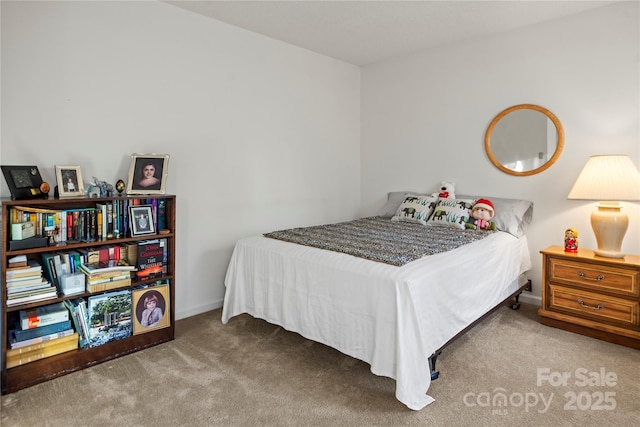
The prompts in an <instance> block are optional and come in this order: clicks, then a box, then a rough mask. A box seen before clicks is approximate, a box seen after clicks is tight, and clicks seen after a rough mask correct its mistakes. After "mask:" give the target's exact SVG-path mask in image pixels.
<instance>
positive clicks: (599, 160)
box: [567, 155, 640, 201]
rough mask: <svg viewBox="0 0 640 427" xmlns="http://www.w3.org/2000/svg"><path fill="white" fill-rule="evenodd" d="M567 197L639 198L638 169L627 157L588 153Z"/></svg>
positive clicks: (629, 199)
mask: <svg viewBox="0 0 640 427" xmlns="http://www.w3.org/2000/svg"><path fill="white" fill-rule="evenodd" d="M567 198H569V199H581V200H613V201H620V200H627V201H635V200H640V172H638V169H637V168H636V166H635V165H634V164H633V162H632V161H631V159H630V158H629V156H623V155H601V156H592V157H590V158H589V161H588V162H587V164H586V165H585V166H584V168H583V169H582V172H580V175H579V176H578V179H577V180H576V182H575V184H573V188H572V189H571V191H570V192H569V196H568V197H567Z"/></svg>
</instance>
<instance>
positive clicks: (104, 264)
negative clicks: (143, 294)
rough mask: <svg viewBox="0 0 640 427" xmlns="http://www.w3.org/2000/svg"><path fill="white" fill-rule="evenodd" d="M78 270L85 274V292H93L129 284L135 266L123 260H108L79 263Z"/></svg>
mask: <svg viewBox="0 0 640 427" xmlns="http://www.w3.org/2000/svg"><path fill="white" fill-rule="evenodd" d="M80 270H81V271H82V272H83V273H84V274H85V276H86V283H87V292H91V293H93V292H103V291H107V290H109V289H117V288H121V287H123V286H130V285H131V272H132V271H134V270H135V267H134V266H131V265H129V264H128V263H127V262H126V261H124V260H110V261H99V262H95V263H89V264H81V265H80Z"/></svg>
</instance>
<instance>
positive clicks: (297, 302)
mask: <svg viewBox="0 0 640 427" xmlns="http://www.w3.org/2000/svg"><path fill="white" fill-rule="evenodd" d="M407 197H417V198H419V199H420V200H421V202H422V203H424V202H425V199H428V198H429V197H431V196H428V195H415V194H408V193H407V192H393V193H390V194H389V196H388V202H387V205H386V206H385V207H384V208H383V209H382V211H381V212H380V214H379V215H377V216H375V217H371V218H366V219H364V220H365V221H364V222H363V221H360V220H362V219H360V220H357V221H360V222H363V223H364V224H365V226H368V225H370V224H386V225H387V226H389V227H391V226H393V227H400V228H407V229H408V230H411V231H409V232H410V233H412V232H419V233H422V232H426V231H429V229H431V230H439V231H440V232H441V231H442V230H446V231H447V233H449V234H451V235H455V236H459V235H465V236H469V235H472V234H474V233H479V232H480V230H472V229H467V228H465V227H466V226H465V227H460V224H458V225H457V226H450V227H442V228H441V227H437V226H435V224H433V223H432V222H430V221H434V220H433V217H434V216H435V214H436V212H437V211H438V209H439V207H440V203H441V200H442V199H440V200H438V198H437V197H436V198H435V199H436V200H435V201H434V200H432V199H431V201H430V202H429V206H427V205H425V206H424V211H425V212H422V214H423V215H422V216H420V215H416V211H412V212H411V214H413V217H411V218H409V216H410V215H409V214H407V215H405V214H406V213H407V212H408V211H401V210H402V209H403V206H404V207H405V208H406V206H408V205H407V203H406V202H407ZM475 199H476V198H473V196H467V197H465V198H463V197H462V196H458V198H457V199H456V200H466V201H468V202H471V203H472V202H473V201H474V200H475ZM492 201H493V203H494V204H495V211H496V215H495V216H494V219H495V222H494V223H495V224H497V228H498V229H497V230H496V231H487V232H486V233H484V235H483V236H482V237H481V238H476V237H473V238H472V241H470V242H467V241H465V242H464V243H463V244H461V245H458V246H457V247H455V248H444V250H443V249H442V248H436V249H435V250H430V251H431V252H429V251H427V252H429V254H427V255H426V256H421V254H420V253H418V254H412V255H411V256H410V257H409V259H408V260H400V261H398V262H395V261H396V260H397V259H398V254H397V253H393V254H392V255H391V257H390V259H391V261H389V260H380V259H378V258H376V257H379V256H381V255H379V254H378V253H377V252H376V254H374V255H371V254H370V253H368V254H367V255H366V256H364V255H362V254H359V253H356V254H354V253H352V252H353V251H356V252H357V251H358V250H359V247H360V245H359V244H355V245H352V246H353V248H352V249H348V248H347V249H344V250H343V249H336V248H333V247H328V246H325V247H322V245H320V247H317V246H318V245H316V244H315V243H308V242H307V243H300V242H292V241H296V238H297V237H296V238H291V239H290V240H291V241H287V240H286V237H282V236H274V235H272V234H273V233H267V234H266V235H260V236H251V237H247V238H243V239H240V240H239V241H238V242H237V243H236V245H235V248H234V251H233V254H232V257H231V260H230V263H229V267H228V270H227V275H226V278H225V286H226V293H225V299H224V305H223V311H222V322H223V323H227V322H228V321H229V319H231V318H232V317H234V316H236V315H239V314H243V313H247V314H249V315H251V316H253V317H256V318H260V319H264V320H266V321H267V322H270V323H273V324H276V325H279V326H282V327H283V328H284V329H286V330H289V331H292V332H297V333H299V334H300V335H302V336H304V337H306V338H308V339H310V340H313V341H317V342H319V343H322V344H325V345H328V346H330V347H333V348H335V349H337V350H339V351H340V352H342V353H344V354H347V355H349V356H352V357H354V358H357V359H360V360H362V361H365V362H367V363H368V364H369V365H370V366H371V372H372V373H374V374H376V375H381V376H386V377H390V378H393V379H395V381H396V393H395V394H396V398H397V399H398V400H399V401H400V402H402V403H403V404H405V405H406V406H407V407H408V408H410V409H413V410H420V409H422V408H424V407H425V406H427V405H428V404H429V403H431V402H433V398H432V397H430V396H429V395H428V394H427V392H428V389H429V386H430V382H431V379H432V374H433V371H434V367H435V366H434V365H435V358H436V356H437V355H438V354H439V352H440V351H441V350H442V348H443V347H444V346H446V345H447V344H448V343H450V342H451V341H452V340H453V339H454V338H455V337H457V336H459V334H461V333H462V332H464V331H466V330H467V329H469V328H470V327H471V326H472V325H474V324H475V322H477V321H478V320H479V319H481V318H483V316H485V315H486V314H487V313H489V312H491V311H492V310H495V309H496V308H497V307H499V306H500V305H501V304H502V303H504V302H505V301H507V300H508V299H509V298H511V297H512V296H514V295H518V294H519V292H521V291H522V289H523V287H524V286H526V284H525V282H526V277H525V276H524V273H525V272H526V271H527V270H529V269H530V268H531V260H530V254H529V249H528V242H527V238H526V235H525V234H524V233H525V231H526V226H527V225H528V223H529V222H530V220H531V215H532V209H533V205H532V204H531V202H528V201H523V200H511V199H498V198H492ZM413 202H415V200H413ZM469 207H470V205H469V206H467V208H466V209H467V211H468V209H469ZM417 210H420V208H418V209H417ZM463 210H464V209H463ZM426 211H428V212H426ZM448 214H450V212H448ZM399 215H404V216H406V218H400V219H398V216H399ZM416 216H419V217H420V218H418V219H416ZM448 216H449V219H452V218H453V217H455V215H448ZM456 221H457V222H458V223H459V222H460V221H459V218H457V219H456ZM351 223H352V222H351V221H348V222H346V223H344V224H349V226H350V225H351ZM431 225H434V227H430V226H431ZM332 226H333V225H332ZM319 228H326V227H325V226H321V227H319ZM311 229H313V230H316V229H317V228H312V227H305V228H301V229H292V230H284V231H287V232H289V231H293V232H294V233H293V235H294V237H295V236H296V235H299V234H308V233H307V231H308V230H311ZM280 232H281V231H278V232H275V233H276V234H277V233H280ZM285 234H286V233H285ZM374 234H378V233H374ZM383 234H384V233H383ZM419 238H421V237H419ZM388 245H389V243H388V242H385V243H383V244H378V246H380V247H386V246H388ZM329 246H331V245H329ZM411 246H412V247H413V245H411ZM436 246H438V245H436ZM367 252H369V251H368V250H367ZM373 252H375V251H373ZM411 257H413V258H411ZM394 264H397V265H394Z"/></svg>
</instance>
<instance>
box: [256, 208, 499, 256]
mask: <svg viewBox="0 0 640 427" xmlns="http://www.w3.org/2000/svg"><path fill="white" fill-rule="evenodd" d="M492 233H495V231H490V230H460V229H455V228H452V227H441V226H425V225H422V224H416V223H411V222H402V221H397V222H396V221H391V220H390V219H389V218H383V217H378V216H376V217H369V218H361V219H356V220H353V221H347V222H340V223H335V224H327V225H318V226H313V227H302V228H292V229H288V230H279V231H273V232H271V233H266V234H264V236H265V237H270V238H272V239H278V240H283V241H285V242H291V243H297V244H299V245H305V246H312V247H315V248H320V249H326V250H330V251H334V252H341V253H344V254H349V255H353V256H356V257H359V258H365V259H368V260H371V261H377V262H383V263H386V264H391V265H395V266H398V267H399V266H402V265H405V264H407V263H409V262H411V261H415V260H417V259H420V258H422V257H425V256H428V255H434V254H439V253H441V252H447V251H450V250H453V249H456V248H458V247H460V246H463V245H466V244H469V243H472V242H475V241H477V240H481V239H484V238H485V237H487V236H488V235H490V234H492Z"/></svg>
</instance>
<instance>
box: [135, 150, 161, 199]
mask: <svg viewBox="0 0 640 427" xmlns="http://www.w3.org/2000/svg"><path fill="white" fill-rule="evenodd" d="M168 173H169V155H168V154H132V155H131V165H130V167H129V181H128V182H127V194H164V193H165V186H166V183H167V174H168Z"/></svg>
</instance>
